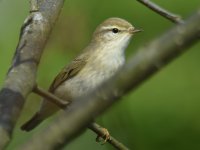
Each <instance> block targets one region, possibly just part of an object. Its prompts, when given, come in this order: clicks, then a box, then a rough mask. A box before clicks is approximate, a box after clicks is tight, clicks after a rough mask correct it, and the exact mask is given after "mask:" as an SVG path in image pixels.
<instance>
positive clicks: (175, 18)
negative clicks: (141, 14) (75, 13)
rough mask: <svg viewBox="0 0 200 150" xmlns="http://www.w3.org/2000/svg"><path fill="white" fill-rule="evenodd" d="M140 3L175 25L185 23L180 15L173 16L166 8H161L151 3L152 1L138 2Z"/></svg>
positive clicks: (141, 0) (139, 0)
mask: <svg viewBox="0 0 200 150" xmlns="http://www.w3.org/2000/svg"><path fill="white" fill-rule="evenodd" d="M137 1H138V2H140V3H142V4H143V5H145V6H147V7H148V8H150V9H151V10H153V11H155V12H156V13H158V14H159V15H161V16H163V17H164V18H166V19H168V20H170V21H171V22H173V23H179V24H181V23H183V22H184V21H183V20H182V19H181V17H180V16H179V15H176V14H173V13H171V12H169V11H167V10H165V9H164V8H161V7H160V6H159V5H157V4H155V3H153V2H151V1H150V0H137Z"/></svg>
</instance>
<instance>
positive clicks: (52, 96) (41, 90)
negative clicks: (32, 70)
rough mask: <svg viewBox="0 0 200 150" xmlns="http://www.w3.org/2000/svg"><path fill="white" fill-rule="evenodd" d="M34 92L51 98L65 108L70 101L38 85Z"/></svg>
mask: <svg viewBox="0 0 200 150" xmlns="http://www.w3.org/2000/svg"><path fill="white" fill-rule="evenodd" d="M33 92H34V93H36V94H38V95H40V96H42V97H44V98H45V99H46V100H49V101H50V102H52V103H54V104H55V105H57V106H58V107H60V108H61V109H65V108H66V106H67V105H68V104H69V102H67V101H63V100H62V99H60V98H58V97H57V96H55V95H54V94H52V93H50V92H47V91H45V90H43V89H42V88H40V87H38V86H35V87H34V89H33Z"/></svg>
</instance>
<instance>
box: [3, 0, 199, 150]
mask: <svg viewBox="0 0 200 150" xmlns="http://www.w3.org/2000/svg"><path fill="white" fill-rule="evenodd" d="M154 2H156V3H157V4H160V5H161V6H163V7H165V8H167V9H169V10H171V11H172V12H175V13H178V14H180V15H181V16H183V18H187V17H189V16H190V15H191V14H192V13H193V12H195V10H196V9H198V8H199V6H200V1H199V0H192V1H184V0H176V1H174V0H167V1H166V0H162V1H161V0H155V1H154ZM28 11H29V2H28V1H27V0H20V1H6V0H1V1H0V86H2V85H3V80H4V78H5V75H6V72H7V70H8V68H9V66H10V63H11V59H12V57H13V54H14V52H15V48H16V45H17V42H18V37H19V31H20V27H21V25H22V23H23V21H24V20H25V18H26V16H27V15H28ZM115 16H116V17H121V18H124V19H127V20H128V21H130V22H131V23H132V24H134V25H135V26H136V27H138V28H142V29H143V30H144V31H145V32H142V33H141V34H138V35H137V36H135V38H134V39H133V40H132V41H131V43H130V45H129V47H128V49H127V51H126V52H127V53H126V54H127V58H128V57H130V56H131V55H134V53H135V51H136V49H137V48H138V47H140V46H143V45H145V44H146V43H148V41H150V40H152V39H153V38H155V37H157V36H159V35H161V34H162V33H163V32H164V31H166V30H167V29H169V28H170V27H172V26H174V24H172V23H171V22H169V21H168V20H165V19H164V18H162V17H160V16H159V15H157V14H155V13H154V12H152V11H151V10H149V9H148V8H146V7H144V6H143V5H141V4H139V3H138V2H137V1H136V0H118V1H116V0H109V1H108V0H98V1H97V0H84V1H81V0H68V1H66V3H65V5H64V8H63V10H62V13H61V15H60V17H59V20H58V23H57V24H56V26H55V28H54V30H53V32H52V35H51V37H50V39H49V42H48V44H47V46H46V49H45V52H44V54H43V56H42V59H41V63H40V66H39V71H38V79H37V80H38V83H39V84H40V86H42V87H44V88H46V89H47V88H48V86H49V84H50V83H51V81H52V80H53V78H54V77H55V75H56V74H57V73H58V72H59V70H60V69H61V68H62V67H63V66H64V65H65V64H66V63H69V62H70V61H71V60H72V59H73V58H74V57H75V56H76V55H77V54H78V53H79V52H80V50H81V49H82V48H84V47H85V46H86V45H87V44H88V42H89V40H90V37H91V34H92V32H93V31H94V29H95V27H96V26H97V25H98V24H99V23H101V22H102V21H103V20H104V19H106V18H109V17H115ZM199 56H200V44H196V45H195V46H193V47H192V48H190V50H189V51H188V52H186V53H185V54H183V55H182V56H181V57H179V58H177V59H176V60H175V61H173V62H172V63H170V64H169V65H168V66H167V67H165V68H163V69H162V70H161V71H159V72H158V73H157V74H156V75H154V76H153V77H152V78H151V79H149V80H148V81H146V82H145V83H144V84H143V85H141V86H140V87H139V88H138V89H137V90H135V91H134V92H132V93H129V94H128V95H126V96H124V97H123V99H122V100H121V101H120V102H119V103H117V104H116V105H115V106H113V107H112V108H111V109H109V110H108V111H107V112H106V113H104V114H103V115H102V116H100V117H99V118H98V122H99V123H100V124H101V125H103V126H105V127H106V128H108V129H109V131H110V133H111V134H112V135H113V136H114V137H116V138H117V139H118V140H120V141H121V142H122V143H124V144H125V145H127V146H128V147H130V149H131V150H179V149H180V150H190V149H191V150H197V149H200V67H199V66H200V57H199ZM39 103H40V98H39V97H38V96H36V95H34V94H31V95H30V96H29V98H28V99H27V102H26V104H25V106H24V110H23V112H22V114H21V117H20V119H19V121H18V123H17V126H16V128H15V131H14V134H13V140H12V142H11V143H10V145H9V146H8V148H7V149H8V150H13V149H16V147H18V146H19V145H21V144H22V143H24V142H26V140H27V139H28V138H30V137H31V136H32V135H33V134H34V133H35V132H38V131H39V130H41V128H44V127H45V126H47V125H48V123H49V122H50V121H51V119H52V118H51V119H50V120H48V121H46V122H45V123H43V124H42V125H40V126H39V127H38V128H37V129H35V130H33V131H32V132H30V133H26V132H22V131H21V130H20V129H19V126H20V125H21V124H22V123H23V122H25V121H26V120H27V119H29V118H30V117H31V115H32V114H33V113H34V112H35V111H36V110H37V109H38V106H39ZM95 137H96V135H95V134H94V133H93V132H91V131H90V130H87V131H85V132H84V133H83V134H82V135H81V136H79V137H78V138H77V139H76V140H74V141H73V142H72V143H71V144H70V145H68V146H67V147H66V148H65V149H70V150H79V149H88V150H93V149H95V150H106V149H110V150H111V149H113V148H112V147H111V146H110V145H109V144H105V145H104V146H102V145H100V144H97V143H96V142H95Z"/></svg>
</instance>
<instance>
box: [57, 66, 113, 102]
mask: <svg viewBox="0 0 200 150" xmlns="http://www.w3.org/2000/svg"><path fill="white" fill-rule="evenodd" d="M88 71H89V72H90V73H88ZM116 71H117V70H109V71H107V72H101V71H99V70H96V71H94V70H93V71H91V70H83V71H82V72H80V73H78V74H77V75H76V76H75V77H73V78H71V79H68V80H67V81H65V82H64V83H63V84H62V85H60V86H59V87H58V88H57V89H56V91H55V94H56V95H57V96H58V97H60V98H62V99H65V100H67V101H68V100H69V101H71V100H73V99H76V98H78V97H81V96H84V95H87V94H88V93H90V92H91V91H93V90H94V89H95V88H97V87H98V86H99V85H100V84H102V83H103V82H105V81H106V80H108V79H109V78H111V77H112V76H113V75H114V74H115V73H116Z"/></svg>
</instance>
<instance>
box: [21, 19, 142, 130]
mask: <svg viewBox="0 0 200 150" xmlns="http://www.w3.org/2000/svg"><path fill="white" fill-rule="evenodd" d="M139 31H140V30H137V29H135V28H134V27H133V26H132V25H131V24H130V23H129V22H127V21H126V20H124V19H120V18H109V19H107V20H105V21H104V22H103V23H102V24H100V25H99V26H98V27H97V28H96V30H95V32H94V33H93V37H92V39H91V42H90V43H89V45H88V46H87V47H86V48H85V49H84V50H83V51H82V53H81V54H80V55H79V56H78V57H76V58H75V59H74V60H73V61H72V62H71V63H70V64H69V65H68V66H66V67H64V68H63V69H62V70H61V72H60V73H59V74H58V75H57V77H56V78H55V79H54V81H53V83H52V84H51V86H50V88H49V92H51V93H53V94H55V95H56V96H58V97H59V98H61V99H63V100H66V101H69V102H73V99H76V98H78V97H81V96H84V95H87V94H88V93H89V92H91V91H92V90H94V89H95V88H96V87H98V86H99V85H100V84H101V83H103V82H105V81H106V80H108V79H110V78H111V77H112V76H113V75H114V74H115V73H116V72H117V71H118V70H119V69H120V68H121V67H122V66H123V65H124V63H125V56H124V51H125V49H126V47H127V46H128V43H129V41H130V39H131V37H132V35H133V34H134V33H136V32H139ZM57 110H59V108H58V107H57V106H56V105H54V104H52V103H50V102H49V101H48V100H46V99H43V102H42V105H41V108H40V109H39V111H38V112H37V113H36V114H35V115H34V116H33V117H32V118H31V119H30V120H29V121H28V122H26V123H25V124H24V125H23V126H22V127H21V129H22V130H25V131H30V130H32V129H33V128H34V127H36V126H37V125H38V124H39V123H40V122H42V121H43V120H44V119H46V118H47V117H49V116H51V115H52V114H54V113H55V112H56V111H57Z"/></svg>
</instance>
